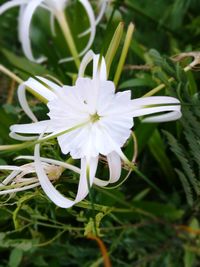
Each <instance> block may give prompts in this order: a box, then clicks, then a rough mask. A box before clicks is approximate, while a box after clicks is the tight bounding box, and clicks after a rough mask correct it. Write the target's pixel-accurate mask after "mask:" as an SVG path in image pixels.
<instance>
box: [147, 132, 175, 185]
mask: <svg viewBox="0 0 200 267" xmlns="http://www.w3.org/2000/svg"><path fill="white" fill-rule="evenodd" d="M148 145H149V149H150V151H151V153H152V155H153V156H154V158H155V159H156V161H157V162H158V164H159V166H160V168H161V169H162V171H163V173H164V175H165V177H166V178H167V179H168V182H170V183H172V182H173V181H174V179H175V175H174V171H173V167H172V165H171V162H170V160H169V158H168V156H167V154H166V152H165V150H166V148H165V145H164V142H163V140H162V138H161V135H160V133H159V131H158V130H157V129H156V130H155V131H154V133H153V134H152V136H151V138H150V139H149V142H148Z"/></svg>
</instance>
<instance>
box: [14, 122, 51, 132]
mask: <svg viewBox="0 0 200 267" xmlns="http://www.w3.org/2000/svg"><path fill="white" fill-rule="evenodd" d="M10 131H11V132H15V133H25V134H41V133H48V132H51V129H50V128H49V120H46V121H39V122H35V123H27V124H14V125H12V126H11V127H10Z"/></svg>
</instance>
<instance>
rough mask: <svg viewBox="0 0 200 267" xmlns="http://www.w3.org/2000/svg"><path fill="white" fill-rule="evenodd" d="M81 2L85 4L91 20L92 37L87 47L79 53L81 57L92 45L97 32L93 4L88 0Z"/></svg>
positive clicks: (81, 0)
mask: <svg viewBox="0 0 200 267" xmlns="http://www.w3.org/2000/svg"><path fill="white" fill-rule="evenodd" d="M80 3H81V4H82V5H83V7H84V8H85V11H86V13H87V15H88V18H89V21H90V27H91V28H90V29H91V31H90V38H89V41H88V43H87V45H86V47H85V48H84V49H83V50H82V51H81V52H80V53H79V56H80V57H81V56H82V55H84V54H85V53H86V52H87V51H88V49H89V48H90V47H91V45H92V43H93V41H94V38H95V33H96V25H95V16H94V12H93V10H92V7H91V4H90V2H89V1H88V0H80Z"/></svg>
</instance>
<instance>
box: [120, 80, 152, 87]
mask: <svg viewBox="0 0 200 267" xmlns="http://www.w3.org/2000/svg"><path fill="white" fill-rule="evenodd" d="M154 85H155V84H154V82H153V81H152V79H147V78H146V79H140V78H135V79H130V80H127V81H125V82H123V83H121V84H120V86H119V89H124V88H130V87H140V86H147V87H153V86H154Z"/></svg>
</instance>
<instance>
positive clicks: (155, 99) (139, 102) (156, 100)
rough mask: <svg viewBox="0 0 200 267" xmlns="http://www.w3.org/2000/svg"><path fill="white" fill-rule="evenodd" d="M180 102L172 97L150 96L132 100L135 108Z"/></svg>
mask: <svg viewBox="0 0 200 267" xmlns="http://www.w3.org/2000/svg"><path fill="white" fill-rule="evenodd" d="M179 103H180V101H179V100H178V99H177V98H175V97H171V96H150V97H141V98H136V99H133V100H132V105H133V108H134V107H136V108H137V107H138V106H149V105H162V104H179Z"/></svg>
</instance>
